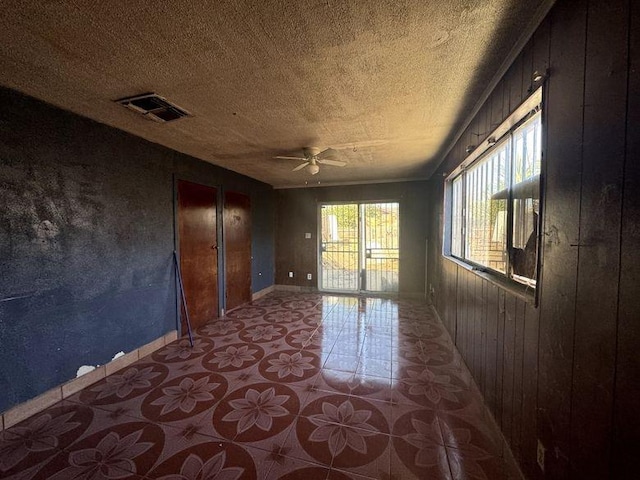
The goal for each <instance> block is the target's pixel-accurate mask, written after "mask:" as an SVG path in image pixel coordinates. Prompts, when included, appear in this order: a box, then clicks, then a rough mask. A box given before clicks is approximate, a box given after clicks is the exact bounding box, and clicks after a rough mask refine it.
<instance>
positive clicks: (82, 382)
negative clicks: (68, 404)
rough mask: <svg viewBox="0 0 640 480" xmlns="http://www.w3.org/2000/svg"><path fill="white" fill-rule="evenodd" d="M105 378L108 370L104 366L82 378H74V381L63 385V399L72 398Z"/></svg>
mask: <svg viewBox="0 0 640 480" xmlns="http://www.w3.org/2000/svg"><path fill="white" fill-rule="evenodd" d="M105 376H106V368H105V366H104V365H100V366H99V367H97V368H96V369H95V370H92V371H91V372H89V373H85V374H84V375H82V376H80V377H77V378H74V379H73V380H71V381H69V382H67V383H65V384H63V385H62V398H68V397H70V396H71V395H73V394H74V393H77V392H79V391H80V390H82V389H83V388H86V387H88V386H90V385H93V384H94V383H96V382H98V381H100V380H102V379H103V378H104V377H105Z"/></svg>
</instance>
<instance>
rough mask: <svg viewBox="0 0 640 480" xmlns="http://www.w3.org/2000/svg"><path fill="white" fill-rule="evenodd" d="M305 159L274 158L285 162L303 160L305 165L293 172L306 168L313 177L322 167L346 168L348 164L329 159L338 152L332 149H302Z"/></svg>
mask: <svg viewBox="0 0 640 480" xmlns="http://www.w3.org/2000/svg"><path fill="white" fill-rule="evenodd" d="M302 152H303V154H304V157H283V156H278V157H273V158H281V159H283V160H302V161H303V162H304V163H301V164H300V165H298V166H297V167H296V168H294V169H293V170H292V172H297V171H298V170H302V169H303V168H305V167H306V169H307V171H308V172H309V173H310V174H311V175H315V174H316V173H318V172H319V171H320V165H333V166H334V167H344V166H345V165H346V164H347V163H346V162H343V161H340V160H332V159H330V158H327V157H331V156H333V155H335V154H336V153H338V152H336V151H335V150H334V149H332V148H327V149H326V150H322V151H321V150H320V149H319V148H316V147H305V148H303V149H302Z"/></svg>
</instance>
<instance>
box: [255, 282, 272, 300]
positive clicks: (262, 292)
mask: <svg viewBox="0 0 640 480" xmlns="http://www.w3.org/2000/svg"><path fill="white" fill-rule="evenodd" d="M275 289H276V286H275V285H269V286H268V287H267V288H263V289H262V290H258V291H257V292H255V293H254V294H252V295H251V300H252V301H253V300H258V299H259V298H262V297H264V296H265V295H268V294H270V293H271V292H273V291H274V290H275Z"/></svg>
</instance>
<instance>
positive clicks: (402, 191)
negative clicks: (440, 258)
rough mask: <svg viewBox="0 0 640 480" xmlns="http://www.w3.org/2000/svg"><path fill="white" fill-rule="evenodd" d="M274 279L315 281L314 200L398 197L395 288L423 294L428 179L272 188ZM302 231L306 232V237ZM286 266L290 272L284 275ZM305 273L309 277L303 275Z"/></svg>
mask: <svg viewBox="0 0 640 480" xmlns="http://www.w3.org/2000/svg"><path fill="white" fill-rule="evenodd" d="M277 195H278V226H277V231H276V232H277V233H276V282H275V283H276V284H278V285H295V286H301V287H316V286H317V278H318V271H317V270H318V238H317V234H318V205H319V203H321V202H360V201H398V202H399V203H400V265H399V268H400V277H399V282H398V284H399V289H400V293H404V294H409V295H415V296H423V295H424V292H425V290H424V282H425V256H426V245H425V241H426V237H427V234H426V225H427V218H426V215H425V211H426V208H427V205H426V199H427V184H426V182H405V183H384V184H372V185H351V186H340V187H316V188H296V189H283V190H277ZM305 233H311V238H310V239H306V238H305ZM288 272H294V275H295V276H294V278H289V277H288V276H287V275H288ZM307 273H311V274H312V275H313V280H311V281H309V280H307V277H306V275H307Z"/></svg>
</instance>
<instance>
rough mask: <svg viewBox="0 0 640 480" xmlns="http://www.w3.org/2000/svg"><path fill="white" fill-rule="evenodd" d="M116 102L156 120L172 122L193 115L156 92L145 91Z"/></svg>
mask: <svg viewBox="0 0 640 480" xmlns="http://www.w3.org/2000/svg"><path fill="white" fill-rule="evenodd" d="M116 103H119V104H120V105H124V106H125V107H127V108H129V109H131V110H133V111H134V112H138V113H141V114H142V115H144V116H145V117H147V118H148V119H150V120H154V121H156V122H161V123H164V122H172V121H174V120H178V119H180V118H184V117H191V116H192V115H191V114H190V113H189V112H187V111H186V110H185V109H184V108H181V107H178V106H177V105H175V104H173V103H171V102H170V101H169V100H167V99H166V98H164V97H161V96H160V95H156V94H155V93H145V94H144V95H136V96H135V97H127V98H121V99H120V100H116Z"/></svg>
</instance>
